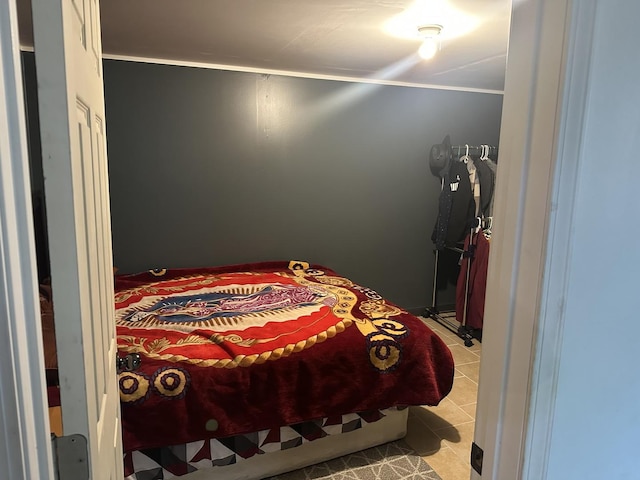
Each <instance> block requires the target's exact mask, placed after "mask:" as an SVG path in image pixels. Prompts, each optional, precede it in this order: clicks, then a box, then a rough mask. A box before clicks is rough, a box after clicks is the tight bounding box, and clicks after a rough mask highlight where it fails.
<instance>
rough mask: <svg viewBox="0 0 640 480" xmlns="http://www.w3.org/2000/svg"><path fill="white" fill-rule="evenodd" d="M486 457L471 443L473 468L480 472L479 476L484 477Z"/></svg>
mask: <svg viewBox="0 0 640 480" xmlns="http://www.w3.org/2000/svg"><path fill="white" fill-rule="evenodd" d="M483 457H484V451H482V449H481V448H480V447H479V446H478V445H476V444H475V442H472V443H471V466H472V467H473V469H474V470H475V471H476V472H478V475H482V459H483Z"/></svg>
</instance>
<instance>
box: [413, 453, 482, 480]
mask: <svg viewBox="0 0 640 480" xmlns="http://www.w3.org/2000/svg"><path fill="white" fill-rule="evenodd" d="M422 458H424V459H425V460H426V462H427V463H428V464H429V465H430V466H431V468H433V469H434V470H435V471H436V473H437V474H438V475H440V477H441V478H442V480H468V479H469V478H470V476H471V466H470V465H469V462H465V461H463V460H462V459H461V458H460V457H458V455H456V453H455V452H454V451H453V450H452V449H450V448H449V447H442V448H441V449H440V450H439V451H438V452H437V453H435V454H433V455H429V456H423V457H422Z"/></svg>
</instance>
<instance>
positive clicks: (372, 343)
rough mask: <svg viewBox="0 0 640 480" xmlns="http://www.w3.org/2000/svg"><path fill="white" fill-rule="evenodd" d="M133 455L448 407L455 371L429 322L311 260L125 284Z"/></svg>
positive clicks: (155, 276)
mask: <svg viewBox="0 0 640 480" xmlns="http://www.w3.org/2000/svg"><path fill="white" fill-rule="evenodd" d="M115 287H116V293H115V302H116V320H117V334H118V349H119V352H120V355H125V354H127V353H131V352H137V353H139V354H140V355H141V357H142V363H141V365H140V367H139V368H138V369H137V370H135V371H132V372H122V373H121V374H120V375H119V387H120V398H121V405H122V427H123V443H124V449H125V451H132V450H140V449H143V448H155V447H161V446H165V445H174V444H180V443H188V442H193V441H197V440H203V439H207V438H216V437H226V436H231V435H238V434H244V433H249V432H255V431H258V430H265V429H271V428H277V427H280V426H282V425H291V424H296V423H300V422H303V421H308V420H311V419H320V418H323V417H329V416H334V415H342V414H346V413H353V412H362V411H368V410H377V409H383V408H389V407H395V406H407V405H436V404H437V403H438V402H439V401H440V400H441V399H442V398H443V397H444V396H445V395H446V394H447V393H448V392H449V391H450V389H451V386H452V382H453V370H454V368H453V361H452V357H451V353H450V351H449V350H448V348H447V347H446V346H445V344H444V343H443V342H442V341H441V340H440V339H439V338H438V337H437V336H436V335H435V334H434V333H433V332H432V331H431V330H430V329H429V328H428V327H426V326H425V325H424V324H423V323H422V321H421V320H420V319H418V318H416V317H415V316H413V315H411V314H409V313H408V312H406V311H403V310H402V309H400V308H398V307H397V306H395V305H393V304H391V303H390V302H387V301H385V300H384V299H383V298H382V297H381V296H380V295H379V294H378V293H376V292H375V291H373V290H371V289H368V288H366V287H362V286H359V285H357V284H355V283H353V282H351V281H350V280H348V279H346V278H344V277H342V276H339V275H338V274H336V273H335V272H333V271H331V270H330V269H328V268H326V267H322V266H318V265H309V264H307V263H305V262H288V263H287V262H268V263H260V264H245V265H235V266H226V267H216V268H200V269H175V270H157V271H151V272H146V273H142V274H135V275H125V276H117V277H116V282H115Z"/></svg>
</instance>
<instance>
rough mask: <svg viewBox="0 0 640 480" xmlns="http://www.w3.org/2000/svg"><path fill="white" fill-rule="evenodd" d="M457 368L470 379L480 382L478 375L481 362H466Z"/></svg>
mask: <svg viewBox="0 0 640 480" xmlns="http://www.w3.org/2000/svg"><path fill="white" fill-rule="evenodd" d="M456 370H458V371H460V372H461V373H462V374H463V375H464V376H466V377H468V378H469V379H470V380H473V381H474V382H476V383H478V377H479V375H480V362H473V363H465V364H462V365H457V366H456Z"/></svg>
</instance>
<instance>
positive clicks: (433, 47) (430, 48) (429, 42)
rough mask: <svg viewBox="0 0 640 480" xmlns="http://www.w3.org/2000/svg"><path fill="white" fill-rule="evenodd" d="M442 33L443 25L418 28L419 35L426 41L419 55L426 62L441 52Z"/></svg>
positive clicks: (423, 42)
mask: <svg viewBox="0 0 640 480" xmlns="http://www.w3.org/2000/svg"><path fill="white" fill-rule="evenodd" d="M440 32H442V25H438V24H435V23H433V24H429V25H422V26H420V27H418V33H419V34H420V36H421V37H422V38H423V39H424V40H423V41H422V46H421V47H420V49H419V50H418V54H419V55H420V56H421V57H422V58H424V59H425V60H428V59H430V58H433V57H434V56H435V54H436V53H437V52H438V50H440Z"/></svg>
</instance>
